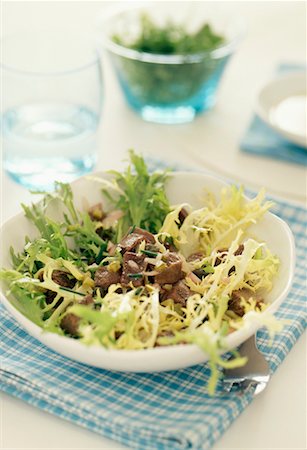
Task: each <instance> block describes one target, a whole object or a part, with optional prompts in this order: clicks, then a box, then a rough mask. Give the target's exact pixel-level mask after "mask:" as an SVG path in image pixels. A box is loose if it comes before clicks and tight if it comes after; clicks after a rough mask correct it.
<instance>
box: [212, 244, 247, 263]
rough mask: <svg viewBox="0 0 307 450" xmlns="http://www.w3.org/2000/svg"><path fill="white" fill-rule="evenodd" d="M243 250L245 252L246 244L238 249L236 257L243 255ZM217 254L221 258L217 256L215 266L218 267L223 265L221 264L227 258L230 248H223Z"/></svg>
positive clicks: (235, 253)
mask: <svg viewBox="0 0 307 450" xmlns="http://www.w3.org/2000/svg"><path fill="white" fill-rule="evenodd" d="M243 250H244V244H240V245H239V247H238V248H237V250H236V251H235V252H234V255H235V256H239V255H242V253H243ZM217 253H218V255H219V256H217V258H216V260H215V263H214V265H215V266H218V265H219V264H221V262H222V261H223V259H224V258H225V256H226V255H227V253H228V248H221V249H219V250H218V251H217Z"/></svg>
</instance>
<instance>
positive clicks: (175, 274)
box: [155, 252, 184, 284]
mask: <svg viewBox="0 0 307 450" xmlns="http://www.w3.org/2000/svg"><path fill="white" fill-rule="evenodd" d="M164 262H165V263H166V264H167V266H166V268H165V269H163V270H162V271H161V272H160V273H158V275H156V276H155V283H158V284H174V283H176V282H177V281H179V280H180V279H181V278H183V276H184V274H183V272H182V270H181V269H182V261H181V259H180V258H179V256H178V255H177V254H176V253H173V252H171V253H169V254H168V255H167V256H166V257H165V260H164Z"/></svg>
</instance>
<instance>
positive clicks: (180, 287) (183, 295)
mask: <svg viewBox="0 0 307 450" xmlns="http://www.w3.org/2000/svg"><path fill="white" fill-rule="evenodd" d="M190 295H191V291H190V289H189V287H188V286H187V285H186V284H185V282H184V281H183V280H179V281H177V283H175V284H174V286H173V287H172V289H171V290H170V291H169V292H165V294H164V300H166V299H168V298H171V299H173V300H174V303H178V304H179V305H181V306H185V305H186V301H187V299H188V298H189V297H190Z"/></svg>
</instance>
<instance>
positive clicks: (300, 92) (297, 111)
mask: <svg viewBox="0 0 307 450" xmlns="http://www.w3.org/2000/svg"><path fill="white" fill-rule="evenodd" d="M306 82H307V80H306V72H304V71H302V72H297V73H292V74H290V75H283V76H280V77H278V78H276V79H274V80H272V81H270V82H269V83H268V84H266V85H265V86H264V87H263V88H262V89H261V91H260V93H259V94H258V99H257V105H256V112H257V114H258V115H259V116H260V117H261V119H262V120H263V121H264V122H266V123H267V124H268V125H269V126H270V127H271V128H273V129H274V130H275V131H277V132H278V133H280V134H281V135H282V136H284V137H285V138H286V139H288V140H289V141H291V142H293V143H294V144H297V145H299V146H302V147H307V135H306V133H307V132H306V128H307V122H306V101H307V96H306V95H307V92H306V90H307V85H306Z"/></svg>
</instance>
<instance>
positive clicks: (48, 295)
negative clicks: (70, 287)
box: [45, 289, 62, 305]
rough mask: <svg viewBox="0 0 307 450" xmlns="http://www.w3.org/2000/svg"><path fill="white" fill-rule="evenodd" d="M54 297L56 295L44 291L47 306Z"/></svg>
mask: <svg viewBox="0 0 307 450" xmlns="http://www.w3.org/2000/svg"><path fill="white" fill-rule="evenodd" d="M56 295H57V294H56V292H53V291H50V290H49V289H47V290H46V292H45V299H46V303H47V305H50V304H51V303H52V302H53V300H54V299H55V297H56ZM59 301H62V299H61V300H59Z"/></svg>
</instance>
